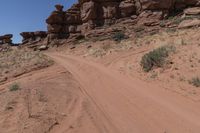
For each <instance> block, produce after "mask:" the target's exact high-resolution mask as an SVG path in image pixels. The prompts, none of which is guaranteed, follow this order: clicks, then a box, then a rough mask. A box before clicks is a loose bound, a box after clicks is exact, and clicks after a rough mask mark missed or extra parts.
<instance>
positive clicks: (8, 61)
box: [0, 49, 53, 82]
mask: <svg viewBox="0 0 200 133" xmlns="http://www.w3.org/2000/svg"><path fill="white" fill-rule="evenodd" d="M52 64H53V61H52V60H50V59H49V58H48V57H47V56H45V55H44V54H42V53H41V52H39V51H29V50H25V49H15V50H9V51H6V52H0V82H3V81H6V80H7V79H8V78H12V77H17V76H20V75H22V74H24V73H27V72H30V71H33V70H38V69H41V68H45V67H48V66H50V65H52Z"/></svg>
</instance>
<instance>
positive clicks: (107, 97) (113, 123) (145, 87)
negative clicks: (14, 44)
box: [49, 53, 200, 133]
mask: <svg viewBox="0 0 200 133" xmlns="http://www.w3.org/2000/svg"><path fill="white" fill-rule="evenodd" d="M49 56H50V57H52V58H53V59H54V60H55V61H56V62H57V63H58V64H60V65H62V66H63V67H65V68H66V69H67V70H68V71H70V72H71V73H72V74H73V76H74V77H75V79H76V80H77V81H78V82H79V83H80V85H81V91H82V92H83V94H84V95H85V96H87V97H88V98H89V99H90V101H91V102H92V103H93V105H95V107H97V108H98V112H100V115H101V117H102V121H101V122H99V123H102V124H99V125H100V126H103V127H99V132H100V133H200V104H199V102H194V101H192V100H190V99H187V98H186V97H183V96H180V95H178V94H175V93H172V92H169V91H168V90H165V89H164V88H159V87H157V86H156V85H152V84H151V85H150V84H147V83H144V82H142V81H140V80H138V79H131V78H129V77H126V76H123V75H121V74H119V73H118V72H117V71H115V70H111V69H110V68H106V67H104V66H102V65H100V64H96V63H94V62H91V61H87V60H86V59H82V58H80V57H74V56H70V55H64V54H58V53H51V54H49ZM85 124H87V123H85ZM63 125H64V124H63ZM57 131H58V132H59V129H58V130H57ZM88 131H90V129H88ZM91 132H92V133H94V132H93V131H92V130H91Z"/></svg>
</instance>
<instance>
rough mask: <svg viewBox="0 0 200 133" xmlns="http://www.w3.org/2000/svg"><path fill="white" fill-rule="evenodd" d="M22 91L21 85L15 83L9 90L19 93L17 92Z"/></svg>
mask: <svg viewBox="0 0 200 133" xmlns="http://www.w3.org/2000/svg"><path fill="white" fill-rule="evenodd" d="M19 89H20V86H19V84H17V83H14V84H12V85H11V86H10V87H9V90H10V91H17V90H19Z"/></svg>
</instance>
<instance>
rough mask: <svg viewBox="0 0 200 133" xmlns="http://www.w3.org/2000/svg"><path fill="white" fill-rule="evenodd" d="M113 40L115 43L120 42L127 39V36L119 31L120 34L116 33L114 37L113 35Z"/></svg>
mask: <svg viewBox="0 0 200 133" xmlns="http://www.w3.org/2000/svg"><path fill="white" fill-rule="evenodd" d="M112 38H113V40H115V41H117V42H120V41H122V40H124V39H127V36H126V35H125V34H124V32H122V31H120V32H116V33H115V34H114V35H113V37H112Z"/></svg>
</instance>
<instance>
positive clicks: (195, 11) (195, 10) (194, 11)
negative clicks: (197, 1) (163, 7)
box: [184, 7, 200, 15]
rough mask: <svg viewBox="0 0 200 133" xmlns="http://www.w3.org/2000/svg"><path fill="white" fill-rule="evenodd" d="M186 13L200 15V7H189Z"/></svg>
mask: <svg viewBox="0 0 200 133" xmlns="http://www.w3.org/2000/svg"><path fill="white" fill-rule="evenodd" d="M184 14H185V15H200V7H193V8H187V9H185V10H184Z"/></svg>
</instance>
